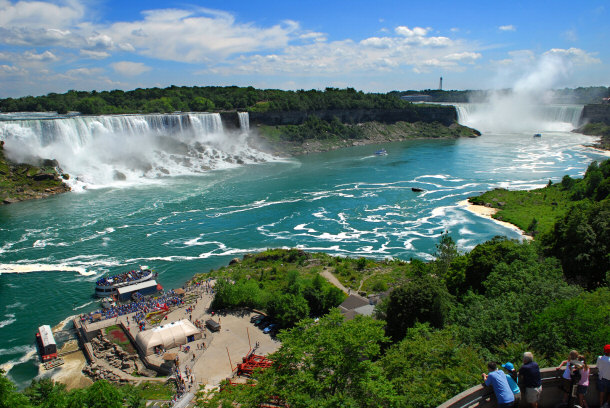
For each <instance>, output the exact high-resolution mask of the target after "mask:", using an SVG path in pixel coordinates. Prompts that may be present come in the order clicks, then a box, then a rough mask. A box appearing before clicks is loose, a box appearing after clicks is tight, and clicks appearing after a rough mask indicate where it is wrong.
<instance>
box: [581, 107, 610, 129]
mask: <svg viewBox="0 0 610 408" xmlns="http://www.w3.org/2000/svg"><path fill="white" fill-rule="evenodd" d="M580 123H582V124H586V123H605V124H606V125H609V126H610V103H603V104H602V103H596V104H591V105H585V107H584V108H583V110H582V114H581V116H580Z"/></svg>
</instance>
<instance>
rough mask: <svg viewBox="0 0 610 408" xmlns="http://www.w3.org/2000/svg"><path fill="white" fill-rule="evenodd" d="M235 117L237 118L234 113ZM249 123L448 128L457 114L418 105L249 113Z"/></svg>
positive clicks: (446, 107) (446, 108)
mask: <svg viewBox="0 0 610 408" xmlns="http://www.w3.org/2000/svg"><path fill="white" fill-rule="evenodd" d="M235 115H237V114H236V113H235ZM249 115H250V123H252V124H255V125H256V124H261V125H269V126H277V125H300V124H302V123H303V122H305V120H306V119H307V117H308V116H311V115H314V116H317V117H319V118H320V119H324V120H327V121H330V120H332V119H333V117H336V118H338V119H339V120H340V121H341V122H343V123H364V122H381V123H396V122H426V123H432V122H439V123H441V124H443V125H445V126H449V125H451V124H452V123H453V122H455V121H456V120H457V111H456V110H455V107H454V106H449V105H429V106H428V105H424V106H422V105H416V106H411V107H409V108H407V109H333V110H321V111H288V112H250V114H249Z"/></svg>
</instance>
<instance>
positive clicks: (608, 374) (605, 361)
mask: <svg viewBox="0 0 610 408" xmlns="http://www.w3.org/2000/svg"><path fill="white" fill-rule="evenodd" d="M597 371H598V379H597V391H599V406H600V407H602V408H608V401H609V400H610V344H606V345H605V346H604V355H603V356H599V357H597Z"/></svg>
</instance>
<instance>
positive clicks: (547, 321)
mask: <svg viewBox="0 0 610 408" xmlns="http://www.w3.org/2000/svg"><path fill="white" fill-rule="evenodd" d="M609 322H610V289H608V288H607V287H604V288H599V289H597V290H596V291H595V292H584V293H581V294H580V295H578V296H575V297H573V298H570V299H563V300H558V301H557V302H555V303H553V304H551V305H549V306H548V307H547V308H546V309H544V310H543V311H542V312H541V313H539V314H537V315H536V316H535V317H534V319H533V321H532V322H531V323H530V324H528V325H527V333H528V334H529V336H528V337H529V340H530V341H531V343H532V345H533V346H534V347H535V348H536V349H537V350H540V351H542V352H543V353H545V354H546V355H547V356H549V357H552V356H556V355H559V354H565V353H566V352H567V351H568V350H570V349H577V350H588V351H592V352H595V351H597V350H598V349H599V348H600V347H601V346H602V345H603V344H606V343H607V342H608V339H609V338H610V324H609Z"/></svg>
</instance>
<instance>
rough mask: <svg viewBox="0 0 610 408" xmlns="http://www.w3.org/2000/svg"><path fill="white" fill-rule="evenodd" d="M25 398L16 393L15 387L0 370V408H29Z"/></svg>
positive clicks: (29, 405)
mask: <svg viewBox="0 0 610 408" xmlns="http://www.w3.org/2000/svg"><path fill="white" fill-rule="evenodd" d="M31 406H32V405H31V404H30V402H29V400H28V398H27V396H25V395H24V394H21V393H19V392H17V387H15V384H13V383H12V382H11V380H9V379H8V378H6V377H5V376H4V371H3V370H2V369H0V408H14V407H23V408H28V407H31Z"/></svg>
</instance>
